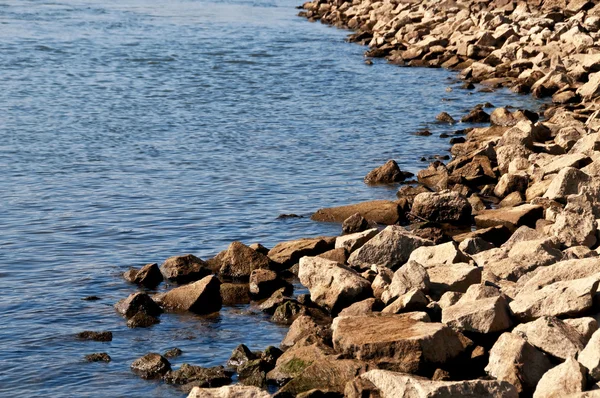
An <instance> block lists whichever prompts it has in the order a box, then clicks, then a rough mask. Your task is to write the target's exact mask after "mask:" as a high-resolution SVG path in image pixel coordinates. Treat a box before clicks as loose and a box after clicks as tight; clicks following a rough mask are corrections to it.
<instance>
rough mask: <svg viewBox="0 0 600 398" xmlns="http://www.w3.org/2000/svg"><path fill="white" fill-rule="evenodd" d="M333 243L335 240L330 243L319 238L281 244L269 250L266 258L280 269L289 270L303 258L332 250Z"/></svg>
mask: <svg viewBox="0 0 600 398" xmlns="http://www.w3.org/2000/svg"><path fill="white" fill-rule="evenodd" d="M334 242H335V240H333V242H330V241H329V240H328V239H325V238H320V237H319V238H306V239H299V240H293V241H289V242H281V243H278V244H277V245H275V246H274V247H273V248H272V249H271V250H269V253H268V254H267V257H269V258H270V259H271V261H273V262H275V263H277V264H279V265H281V266H282V267H284V268H289V267H291V266H292V265H294V264H296V263H298V261H300V258H302V257H304V256H316V255H318V254H321V253H325V252H326V251H328V250H331V249H333V245H334Z"/></svg>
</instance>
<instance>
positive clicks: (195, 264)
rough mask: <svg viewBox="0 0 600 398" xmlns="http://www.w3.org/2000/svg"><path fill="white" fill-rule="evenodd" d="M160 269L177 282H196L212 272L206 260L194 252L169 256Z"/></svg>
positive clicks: (167, 277) (165, 275) (166, 276)
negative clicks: (193, 253)
mask: <svg viewBox="0 0 600 398" xmlns="http://www.w3.org/2000/svg"><path fill="white" fill-rule="evenodd" d="M160 271H161V272H162V274H163V275H164V277H165V278H166V279H168V280H169V281H171V282H175V283H188V282H194V281H197V280H199V279H202V278H204V277H205V276H207V275H209V274H211V273H212V271H211V270H210V268H209V266H208V264H207V263H206V262H205V261H202V260H201V259H199V258H198V257H196V256H194V255H192V254H186V255H183V256H173V257H169V258H168V259H166V260H165V262H164V263H163V264H162V265H161V266H160Z"/></svg>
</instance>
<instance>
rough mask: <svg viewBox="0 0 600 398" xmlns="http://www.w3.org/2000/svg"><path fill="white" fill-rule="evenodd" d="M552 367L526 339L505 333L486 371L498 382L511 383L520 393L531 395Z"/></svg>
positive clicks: (496, 345)
mask: <svg viewBox="0 0 600 398" xmlns="http://www.w3.org/2000/svg"><path fill="white" fill-rule="evenodd" d="M523 364H527V365H526V366H523ZM551 367H552V364H551V363H550V360H549V359H548V358H547V356H546V355H545V354H544V353H542V352H541V351H539V350H538V349H537V348H535V347H533V346H532V345H531V344H529V343H528V342H527V341H526V340H525V339H523V338H522V337H520V336H517V335H515V334H512V333H503V334H502V335H501V336H500V338H499V339H498V341H496V344H494V346H493V347H492V349H491V350H490V359H489V363H488V365H487V366H486V368H485V371H486V372H487V373H488V374H489V375H490V376H492V377H495V378H496V379H498V380H503V381H506V382H509V383H511V384H512V385H513V386H515V387H516V389H517V391H518V392H519V393H521V392H529V393H531V392H533V391H534V390H535V387H536V385H537V384H538V381H539V380H540V379H541V378H542V376H543V375H544V373H546V372H547V371H548V370H549V369H550V368H551Z"/></svg>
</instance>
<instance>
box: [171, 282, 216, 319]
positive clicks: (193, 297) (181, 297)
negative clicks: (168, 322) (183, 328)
mask: <svg viewBox="0 0 600 398" xmlns="http://www.w3.org/2000/svg"><path fill="white" fill-rule="evenodd" d="M220 285H221V282H219V280H218V279H217V277H215V276H214V275H210V276H207V277H205V278H203V279H201V280H199V281H198V282H194V283H191V284H189V285H184V286H180V287H176V288H174V289H172V290H170V291H168V292H167V293H166V294H165V295H164V296H163V297H162V298H161V305H162V306H163V307H165V308H167V309H169V310H174V311H191V312H195V313H197V314H210V313H212V312H217V311H219V310H220V309H221V292H220V290H221V289H220Z"/></svg>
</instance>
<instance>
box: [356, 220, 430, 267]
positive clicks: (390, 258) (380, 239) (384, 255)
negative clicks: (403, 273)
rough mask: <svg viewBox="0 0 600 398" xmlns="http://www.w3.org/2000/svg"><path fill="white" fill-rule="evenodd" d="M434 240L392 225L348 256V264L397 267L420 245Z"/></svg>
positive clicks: (426, 244)
mask: <svg viewBox="0 0 600 398" xmlns="http://www.w3.org/2000/svg"><path fill="white" fill-rule="evenodd" d="M432 245H433V242H431V241H429V240H425V239H422V238H419V237H418V236H416V235H413V234H411V233H409V232H408V231H406V230H405V229H404V228H402V227H400V226H396V225H390V226H388V227H386V228H385V229H384V230H383V231H381V232H379V234H377V235H376V236H375V237H373V238H371V240H369V241H368V242H367V243H366V244H365V245H363V246H362V247H361V248H360V249H358V250H356V251H355V252H354V253H352V254H351V255H350V257H349V258H348V264H350V265H351V266H352V267H356V268H366V267H369V266H371V265H372V264H377V265H380V266H385V267H388V268H391V269H397V268H398V267H399V266H401V265H402V264H404V263H405V262H406V261H407V260H408V257H409V256H410V254H411V253H412V252H413V250H415V249H416V248H418V247H421V246H432Z"/></svg>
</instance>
